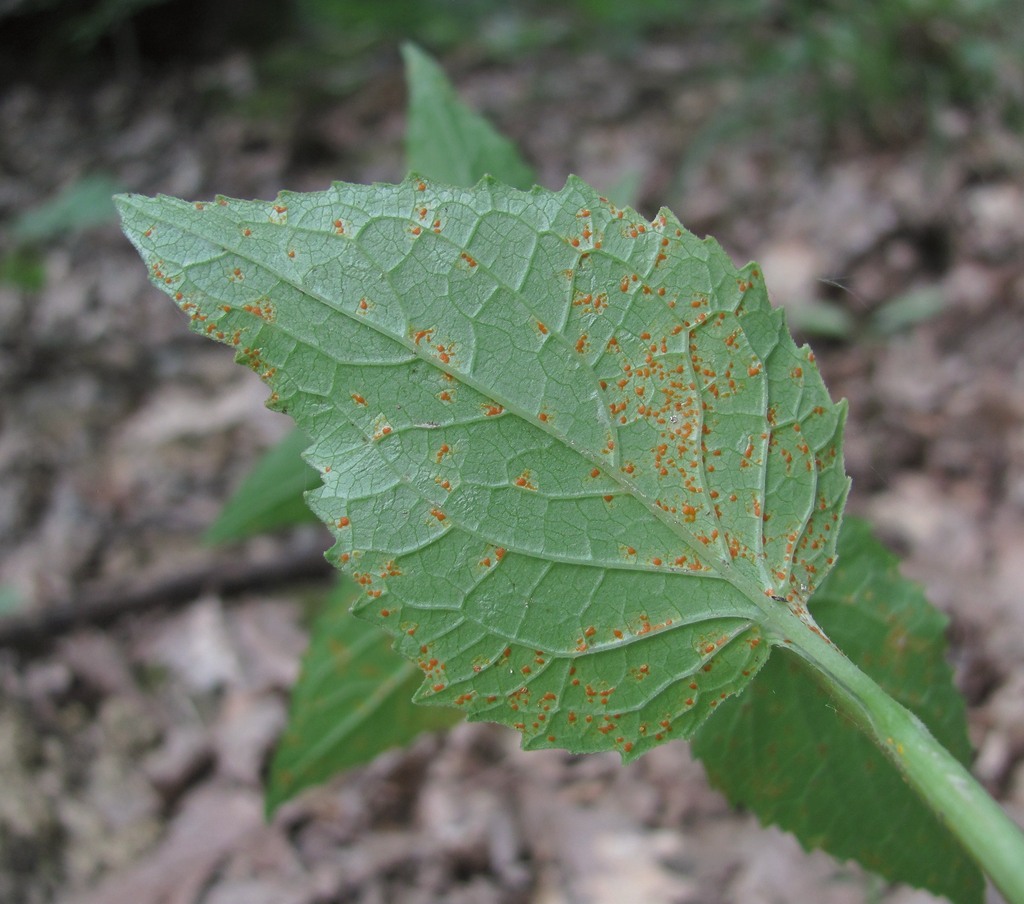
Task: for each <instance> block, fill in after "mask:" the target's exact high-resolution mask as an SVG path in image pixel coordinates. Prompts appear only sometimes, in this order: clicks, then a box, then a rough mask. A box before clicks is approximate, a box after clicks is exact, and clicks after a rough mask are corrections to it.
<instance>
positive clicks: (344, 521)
mask: <svg viewBox="0 0 1024 904" xmlns="http://www.w3.org/2000/svg"><path fill="white" fill-rule="evenodd" d="M336 523H337V525H338V527H348V526H349V525H350V524H351V523H352V522H351V521H349V519H348V518H347V517H346V516H345V515H342V516H341V517H340V518H339V519H338V520H337V522H336Z"/></svg>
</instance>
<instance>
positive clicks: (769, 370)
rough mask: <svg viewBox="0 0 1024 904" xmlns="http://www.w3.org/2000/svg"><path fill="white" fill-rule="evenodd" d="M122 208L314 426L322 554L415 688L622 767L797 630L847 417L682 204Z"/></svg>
mask: <svg viewBox="0 0 1024 904" xmlns="http://www.w3.org/2000/svg"><path fill="white" fill-rule="evenodd" d="M119 208H120V209H121V211H122V215H123V217H124V219H125V227H126V231H127V232H128V233H129V235H130V237H131V238H132V240H133V242H135V244H136V246H137V247H138V248H139V250H140V252H141V253H142V255H143V257H144V258H145V259H146V260H147V262H148V264H149V266H150V270H151V276H152V277H153V279H154V282H156V284H157V285H158V286H160V287H161V288H162V289H163V290H164V291H167V292H168V293H169V294H172V295H173V296H175V297H176V300H177V301H178V302H179V304H180V305H181V306H182V307H183V308H184V309H185V310H186V312H187V313H189V315H190V317H191V321H192V327H193V329H196V330H197V331H199V332H202V333H205V334H207V335H210V336H212V337H213V338H219V339H221V341H227V342H229V343H231V344H233V345H235V346H236V349H237V350H238V354H239V358H240V360H242V361H243V362H244V363H247V364H248V365H249V366H250V367H252V368H253V369H254V370H255V371H256V372H257V373H259V374H260V375H261V376H262V377H263V378H264V379H265V380H266V381H267V382H268V383H269V384H270V385H271V387H272V389H273V393H272V396H271V404H272V405H274V406H275V407H277V408H279V409H281V410H286V411H288V412H289V413H291V414H293V416H295V417H296V419H297V420H298V422H299V423H300V425H301V426H303V427H304V428H305V429H307V430H308V431H309V433H310V435H311V436H312V437H313V439H314V442H313V445H312V446H311V448H310V450H309V452H308V459H309V461H310V462H311V463H312V464H314V466H316V467H317V468H318V470H319V471H320V473H321V476H322V479H323V482H324V486H323V487H322V488H321V489H320V490H318V491H316V492H315V493H314V494H312V497H311V504H312V505H313V507H314V509H315V510H316V511H317V512H318V514H319V515H320V516H321V518H323V520H324V521H325V522H326V523H328V525H329V526H332V530H333V532H334V534H335V538H336V544H335V546H334V548H333V549H332V551H331V553H330V556H331V558H332V560H334V561H336V562H339V563H340V564H343V565H345V566H347V567H348V568H349V569H351V570H352V572H353V574H354V576H355V577H356V579H357V580H358V581H359V582H360V584H361V586H362V587H363V591H364V596H363V601H362V602H361V603H360V604H359V606H358V607H357V608H358V611H359V613H360V614H361V615H363V617H366V618H369V619H371V620H374V621H376V622H377V623H378V624H380V625H381V626H382V627H385V629H386V630H388V631H389V633H391V634H392V636H394V637H395V639H396V647H397V648H398V649H399V650H400V651H401V652H403V653H405V654H406V655H407V656H408V657H409V658H410V659H412V660H413V661H414V662H416V663H417V664H418V665H419V666H420V668H421V669H422V671H423V672H424V683H423V685H422V686H421V689H420V691H419V693H418V699H421V700H428V699H429V700H431V701H433V702H446V703H450V704H453V705H456V706H458V707H460V708H462V709H463V711H465V712H466V713H467V715H468V716H469V717H470V718H478V719H479V718H487V719H492V720H495V721H500V722H503V723H505V724H509V725H511V726H512V727H514V728H516V729H517V730H519V731H520V732H521V733H522V734H523V736H524V744H525V745H526V746H566V747H568V748H569V749H572V750H577V751H587V750H600V749H617V750H618V751H619V752H620V753H621V754H622V755H623V756H624V757H625V758H627V759H630V758H633V757H635V756H637V755H639V754H640V753H641V752H643V751H644V750H646V749H649V748H650V747H651V746H654V745H656V744H658V743H662V742H664V741H666V740H669V739H671V738H672V737H680V736H682V737H686V736H689V735H690V734H692V732H693V731H694V730H695V729H696V728H697V727H698V726H699V725H700V724H701V722H702V721H703V720H704V719H705V718H706V717H707V716H708V715H709V714H710V712H712V711H713V710H714V708H715V707H717V705H718V704H719V702H720V700H721V699H723V698H724V697H726V696H728V695H730V694H732V693H735V692H737V691H738V690H740V689H742V687H743V686H745V684H746V682H747V681H749V679H750V678H751V677H752V676H753V675H754V674H755V673H756V671H757V670H758V669H759V668H760V667H761V665H762V664H763V662H764V660H765V656H766V652H767V648H768V645H769V644H768V643H763V642H762V641H764V640H768V641H769V642H777V641H779V640H780V639H781V638H782V636H783V634H784V631H785V630H789V628H790V627H792V624H793V619H794V618H796V619H801V618H802V619H805V620H807V619H808V616H807V615H806V610H805V609H804V608H803V601H804V599H805V598H806V596H807V595H808V594H809V593H810V591H811V590H812V588H813V586H814V585H815V584H816V582H817V580H818V579H819V577H820V576H823V575H824V574H825V573H827V571H828V568H829V567H830V565H831V562H832V559H833V555H834V547H835V538H836V534H837V533H838V529H837V527H838V521H839V515H840V512H841V509H842V505H843V502H844V500H845V495H846V491H847V486H848V482H847V480H846V478H845V475H844V473H843V470H842V456H841V451H840V442H841V432H842V425H843V417H844V413H845V408H844V406H843V405H842V404H840V405H835V404H833V403H832V402H831V400H830V399H829V398H828V395H827V392H826V391H825V389H824V386H823V385H822V383H821V379H820V376H818V374H817V371H816V368H815V367H814V365H813V356H811V354H810V352H809V351H808V350H807V349H806V348H805V349H797V348H796V346H795V345H794V344H793V342H792V340H791V339H790V338H789V334H788V332H787V331H786V330H785V326H784V322H783V319H782V317H781V315H780V314H778V313H775V312H772V310H771V309H770V307H769V306H768V303H767V297H766V293H765V291H764V287H763V283H762V282H761V280H760V274H759V272H758V271H757V269H756V267H754V266H752V265H751V266H748V267H747V268H745V269H744V270H743V271H737V270H736V269H735V268H734V267H733V266H732V264H731V263H730V262H729V261H728V259H727V258H726V256H725V254H724V253H723V252H722V251H721V249H720V248H719V247H718V246H717V245H716V244H715V243H713V242H711V241H703V242H702V241H699V240H697V239H696V238H695V237H693V236H692V235H690V234H689V233H686V232H685V231H684V230H683V229H682V227H681V226H680V225H679V224H678V221H676V220H675V218H674V217H673V216H672V215H671V214H670V213H669V212H667V211H663V212H662V213H661V214H659V216H658V217H656V218H655V220H653V221H650V222H648V221H646V220H643V219H642V218H640V217H639V215H637V214H636V213H635V212H634V211H631V210H628V209H625V210H620V209H618V208H616V207H615V206H614V205H611V204H609V203H608V202H606V201H605V200H604V199H602V198H599V197H598V196H597V194H596V193H595V192H593V190H591V189H589V187H587V186H586V185H584V184H583V183H581V182H579V181H578V180H574V179H570V180H569V182H567V183H566V186H565V188H563V189H562V190H561V191H560V192H557V193H552V192H546V191H544V190H542V189H534V190H533V191H531V192H529V193H521V192H517V191H513V190H510V189H508V188H506V187H504V186H501V185H499V184H497V183H495V182H493V181H486V180H485V181H483V182H481V183H480V184H479V185H478V186H477V187H476V188H475V189H473V190H462V189H454V188H450V187H447V186H439V185H434V184H431V183H428V182H426V181H424V180H422V179H418V178H412V179H410V180H407V181H406V182H405V183H402V184H401V185H398V186H371V187H363V186H351V185H342V184H338V185H335V186H334V187H333V188H332V189H330V190H328V191H327V192H321V193H314V194H311V195H305V196H302V195H290V194H284V195H282V196H280V197H279V198H278V199H277V201H276V202H240V201H229V200H228V199H220V200H219V201H218V202H217V203H215V204H188V203H186V202H180V201H175V200H173V199H157V200H155V201H148V200H145V199H139V198H136V197H122V198H120V199H119ZM717 500H721V501H720V502H719V501H717ZM773 597H776V598H778V599H779V600H781V601H782V602H777V601H776V600H775V599H773ZM783 616H785V619H783ZM786 619H788V621H787V620H786ZM780 625H783V626H782V627H780Z"/></svg>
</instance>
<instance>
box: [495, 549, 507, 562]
mask: <svg viewBox="0 0 1024 904" xmlns="http://www.w3.org/2000/svg"><path fill="white" fill-rule="evenodd" d="M494 557H495V558H496V559H497V560H498V561H499V562H500V561H501V560H502V559H504V558H505V550H504V548H503V547H501V546H499V547H498V548H497V549H496V550H494Z"/></svg>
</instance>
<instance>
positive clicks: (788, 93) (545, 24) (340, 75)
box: [0, 0, 1024, 151]
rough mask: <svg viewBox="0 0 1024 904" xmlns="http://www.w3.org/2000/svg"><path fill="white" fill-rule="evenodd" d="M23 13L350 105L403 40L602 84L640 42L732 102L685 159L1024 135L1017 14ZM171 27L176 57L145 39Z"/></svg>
mask: <svg viewBox="0 0 1024 904" xmlns="http://www.w3.org/2000/svg"><path fill="white" fill-rule="evenodd" d="M211 9H213V10H214V11H213V12H211ZM33 15H48V16H57V15H60V16H63V17H64V19H65V20H66V21H63V22H61V23H60V27H59V28H53V29H49V30H46V31H42V32H41V35H40V36H41V44H42V45H44V46H42V47H40V48H36V47H35V46H34V45H32V52H44V51H45V45H46V43H47V42H50V43H59V44H60V45H61V49H67V48H68V47H70V48H72V49H76V50H77V51H78V52H85V51H91V50H93V49H95V48H98V47H101V46H103V44H104V42H105V41H106V42H107V43H108V44H111V45H113V44H117V43H118V41H120V43H121V44H122V45H123V44H124V43H125V35H126V34H134V35H135V42H134V43H135V45H136V46H137V47H138V49H139V51H140V53H141V54H142V56H143V58H144V59H151V60H152V62H155V63H162V62H165V61H166V59H167V56H168V54H171V53H173V54H175V55H177V56H179V57H180V56H181V55H182V54H183V53H188V52H189V48H194V52H195V53H196V54H199V53H204V54H206V55H209V54H211V53H214V54H216V53H218V52H220V53H223V52H224V49H225V48H229V47H232V46H239V43H240V42H243V43H244V42H248V46H249V47H250V48H251V49H252V50H253V51H254V52H255V53H256V54H257V61H258V63H260V64H263V68H262V72H263V75H264V79H265V82H266V83H267V87H268V88H272V87H273V86H272V84H270V83H271V82H273V81H275V80H276V81H278V82H284V83H285V84H286V85H288V86H290V89H291V91H292V92H293V93H295V94H298V93H299V92H302V91H306V92H309V91H310V90H313V92H314V93H318V92H320V91H326V92H328V93H331V92H344V93H347V92H349V91H354V90H356V89H357V88H358V87H360V85H361V84H362V82H361V81H360V78H362V79H365V78H370V77H372V76H373V74H374V72H376V71H379V66H380V60H381V58H382V54H385V55H390V56H392V58H393V54H394V49H395V48H396V47H397V46H398V45H399V44H401V43H403V42H404V41H408V40H412V41H415V42H417V43H419V44H421V45H423V46H425V47H427V48H428V49H430V50H432V51H434V52H445V51H450V50H452V49H454V48H458V49H459V50H460V52H462V53H463V54H466V53H468V54H469V55H470V57H471V58H474V59H476V60H477V61H478V62H480V61H484V60H487V59H507V58H510V57H522V56H524V55H529V54H532V53H536V52H538V51H540V50H543V49H550V50H553V51H564V52H566V53H578V52H581V51H598V52H600V53H603V54H604V55H605V56H606V57H607V58H608V59H609V61H610V62H609V64H608V78H609V79H614V78H615V76H616V66H617V65H618V64H619V62H625V63H628V60H629V59H630V58H632V57H635V55H636V54H637V53H638V52H642V50H643V49H644V47H643V44H642V42H651V43H657V44H662V45H676V46H679V47H682V48H684V50H685V51H686V52H687V53H688V54H689V55H690V57H692V59H690V60H689V61H688V67H689V72H690V77H691V78H692V79H694V80H695V81H696V82H697V83H704V84H708V85H709V86H713V85H715V84H721V83H722V82H727V83H728V84H729V85H730V86H732V87H733V88H735V90H734V91H733V92H732V93H731V96H732V97H733V102H731V103H730V104H729V105H728V106H729V109H728V111H726V112H725V113H724V114H720V115H717V116H716V117H715V118H714V120H713V121H712V122H711V123H710V124H709V128H708V129H707V130H706V133H705V136H704V138H705V140H704V142H703V144H702V145H700V143H698V147H697V149H696V150H697V151H700V150H701V146H702V147H704V148H705V149H706V148H707V147H713V146H714V145H715V144H716V143H717V142H718V141H720V140H722V139H723V137H724V136H725V135H727V134H731V133H733V132H734V131H735V130H746V131H747V134H750V133H751V132H752V131H753V130H755V129H756V130H757V132H758V135H759V138H761V139H763V137H764V136H765V135H766V134H767V135H768V136H774V137H775V138H776V139H779V140H785V141H792V140H793V139H794V137H799V138H801V139H808V138H809V139H810V140H813V141H818V142H822V143H824V142H828V141H830V140H832V139H834V138H835V136H836V134H837V132H839V131H845V132H849V131H850V130H854V131H855V132H856V133H858V134H862V135H864V136H866V137H867V139H868V140H871V141H875V142H883V143H888V142H894V141H895V142H900V141H904V140H907V139H911V138H914V137H917V136H920V135H922V134H926V133H927V131H928V130H929V129H932V128H934V126H935V125H936V121H937V116H939V115H940V114H941V113H943V112H944V111H946V110H948V109H949V108H958V109H966V110H968V111H976V110H984V111H985V112H986V113H989V114H991V115H994V116H997V117H1000V118H1003V119H1007V118H1009V119H1010V120H1011V121H1012V122H1013V123H1014V124H1020V123H1021V122H1022V121H1024V115H1022V113H1024V15H1022V8H1021V2H1020V0H886V2H883V3H851V2H849V0H787V2H782V0H720V2H718V3H714V4H710V3H704V2H698V0H646V2H644V3H622V2H621V0H566V2H563V3H561V4H551V3H545V2H543V0H520V2H517V3H514V4H510V3H506V2H497V0H389V2H387V3H380V2H378V0H260V2H252V0H250V2H243V0H223V2H221V3H219V4H212V5H203V4H200V3H197V0H91V2H78V0H38V2H36V3H29V2H26V0H22V2H21V3H18V2H15V3H14V4H13V6H11V7H8V8H7V9H6V10H0V23H3V22H4V20H5V19H11V18H15V17H21V19H22V20H23V21H24V20H26V19H29V18H30V17H32V16H33ZM47 21H49V20H47ZM170 21H173V22H174V23H175V26H174V30H175V34H174V40H173V42H170V43H172V44H173V47H171V46H168V42H167V41H166V40H165V41H162V42H161V41H159V40H153V38H154V37H158V36H159V35H160V34H166V29H167V28H168V27H169V26H168V22H170ZM187 28H191V29H192V30H193V31H194V32H195V34H194V35H193V40H191V41H189V40H187V39H185V36H183V34H182V32H183V30H184V29H187ZM129 43H131V42H129ZM218 49H219V50H218ZM691 50H692V53H691ZM147 54H148V56H147ZM69 65H70V64H69ZM765 127H768V131H767V132H765Z"/></svg>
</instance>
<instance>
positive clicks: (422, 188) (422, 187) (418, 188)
mask: <svg viewBox="0 0 1024 904" xmlns="http://www.w3.org/2000/svg"><path fill="white" fill-rule="evenodd" d="M426 190H427V183H426V182H417V183H416V191H426Z"/></svg>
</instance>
